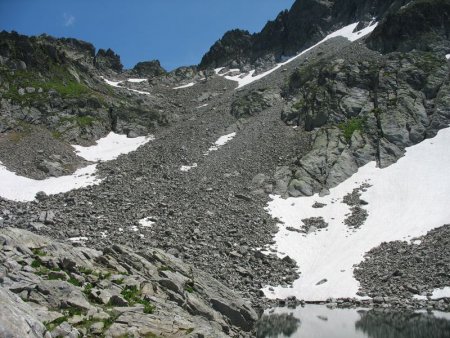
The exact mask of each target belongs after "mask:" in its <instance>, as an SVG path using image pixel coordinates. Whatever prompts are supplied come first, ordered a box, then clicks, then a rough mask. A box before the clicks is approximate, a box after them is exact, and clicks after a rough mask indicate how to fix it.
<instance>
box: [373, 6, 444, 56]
mask: <svg viewBox="0 0 450 338" xmlns="http://www.w3.org/2000/svg"><path fill="white" fill-rule="evenodd" d="M449 34H450V3H449V2H448V1H446V0H437V1H416V2H412V3H411V4H408V5H407V6H404V7H403V8H401V9H400V10H398V11H393V12H391V13H389V14H388V15H387V16H386V17H385V19H384V20H383V21H382V23H381V24H380V25H379V26H378V27H377V28H376V29H375V30H374V32H373V33H372V35H371V36H370V37H369V39H368V45H369V47H371V48H374V49H377V50H380V51H382V52H383V53H389V52H393V51H402V52H407V51H410V50H412V49H418V50H424V51H429V50H432V49H433V46H436V45H437V44H445V45H447V47H450V43H449V42H448V36H449ZM445 37H447V39H445ZM446 40H447V41H446Z"/></svg>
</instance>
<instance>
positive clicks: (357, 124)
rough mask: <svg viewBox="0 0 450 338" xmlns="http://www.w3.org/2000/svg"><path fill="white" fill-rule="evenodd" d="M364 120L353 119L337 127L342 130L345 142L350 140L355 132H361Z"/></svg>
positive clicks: (359, 118)
mask: <svg viewBox="0 0 450 338" xmlns="http://www.w3.org/2000/svg"><path fill="white" fill-rule="evenodd" d="M365 122H366V121H365V119H364V118H361V117H353V118H351V119H349V120H347V121H345V122H342V123H340V124H339V125H338V127H339V129H341V130H342V132H343V134H344V138H345V140H346V141H347V142H349V141H350V139H351V138H352V135H353V133H354V132H355V131H356V130H363V129H364V126H365Z"/></svg>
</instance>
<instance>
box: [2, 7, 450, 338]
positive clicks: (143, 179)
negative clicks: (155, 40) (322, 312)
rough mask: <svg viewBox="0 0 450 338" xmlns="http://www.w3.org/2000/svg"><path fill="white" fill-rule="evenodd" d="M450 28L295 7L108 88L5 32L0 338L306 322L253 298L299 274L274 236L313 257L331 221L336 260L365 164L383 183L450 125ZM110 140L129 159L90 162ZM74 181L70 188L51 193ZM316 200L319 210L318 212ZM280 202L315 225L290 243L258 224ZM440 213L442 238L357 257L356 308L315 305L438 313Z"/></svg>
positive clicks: (246, 328) (151, 64) (105, 77)
mask: <svg viewBox="0 0 450 338" xmlns="http://www.w3.org/2000/svg"><path fill="white" fill-rule="evenodd" d="M449 18H450V1H449V0H404V1H401V0H391V1H378V0H363V1H357V0H335V1H324V0H297V1H296V2H295V3H294V5H293V6H292V8H291V9H290V10H289V11H285V12H282V13H280V14H279V16H278V17H277V18H276V19H275V20H274V21H271V22H269V23H268V24H267V25H266V26H265V27H264V29H263V30H262V31H261V32H260V33H257V34H253V35H252V34H249V33H248V32H245V31H241V30H233V31H230V32H228V33H226V34H225V35H224V37H223V38H222V39H221V40H219V41H218V42H217V43H216V44H215V45H214V46H212V47H211V50H210V51H209V52H208V53H207V54H206V55H205V56H204V58H203V60H202V62H201V64H200V65H199V66H186V67H181V68H179V69H176V70H174V71H172V72H166V71H165V70H164V69H163V68H162V67H161V65H160V63H159V62H158V61H144V62H140V63H138V64H137V65H136V66H135V67H134V68H132V69H123V66H122V64H121V62H120V57H119V56H118V55H117V54H116V53H115V52H113V51H112V50H110V49H108V50H98V51H96V50H95V48H94V46H92V45H91V44H89V43H87V42H83V41H80V40H76V39H55V38H52V37H50V36H46V35H42V36H38V37H27V36H23V35H19V34H17V33H15V32H11V33H8V32H1V33H0V99H1V101H0V180H2V181H3V184H0V228H5V229H0V247H1V248H2V250H1V253H0V298H1V299H2V304H3V303H4V304H7V306H6V307H5V309H6V310H5V309H0V324H1V323H2V321H5V323H8V325H6V324H5V325H3V326H2V325H0V335H1V334H2V333H3V332H2V331H1V330H2V329H3V330H4V331H5V332H7V333H10V332H14V330H15V329H16V330H19V329H20V330H21V331H20V334H21V335H22V336H24V337H26V336H30V337H42V336H44V335H46V337H62V336H64V335H69V334H70V336H71V337H78V336H107V337H122V336H123V335H128V336H132V337H141V336H148V337H154V336H155V335H156V336H163V337H179V336H189V337H216V336H217V337H221V336H231V337H248V336H252V335H254V334H255V331H254V330H255V329H254V325H255V322H256V320H257V314H261V313H262V310H263V309H265V308H266V307H267V306H269V305H273V304H281V305H283V304H289V305H296V304H299V303H303V301H302V300H301V299H296V298H295V297H289V298H288V299H286V300H279V301H273V300H269V299H268V298H265V296H267V297H270V295H271V294H272V292H275V291H274V288H278V286H279V287H282V288H283V289H284V290H287V291H286V292H287V293H288V292H290V291H293V290H294V288H295V283H294V282H295V281H298V280H299V279H301V278H302V277H308V273H310V272H311V271H308V269H307V267H308V264H309V263H311V262H302V261H301V260H296V258H295V257H294V256H293V255H291V256H292V257H290V256H286V253H284V252H278V248H277V245H278V241H279V238H280V237H283V236H278V237H277V234H278V235H279V234H280V233H281V234H285V233H287V234H288V235H286V236H284V237H285V238H289V237H291V238H295V236H301V241H304V242H302V243H310V242H308V241H310V240H311V241H314V240H315V239H319V238H322V236H326V235H327V234H330V233H333V232H332V231H331V230H333V229H332V228H333V224H332V222H334V221H335V220H334V218H335V217H334V215H331V217H332V218H331V219H328V220H326V219H325V218H326V217H327V216H326V215H325V212H324V210H326V209H327V208H328V207H334V208H339V207H341V208H342V210H341V209H339V210H340V212H341V211H342V212H341V213H342V215H339V217H341V216H342V217H344V215H345V217H344V218H345V221H344V222H342V224H343V225H342V224H340V225H342V226H343V227H344V228H345V229H344V230H345V233H344V235H345V238H346V240H348V241H351V240H352V238H355V237H356V235H358V234H360V233H361V232H359V231H360V229H365V228H364V226H365V225H367V224H366V223H367V222H368V221H367V219H370V217H371V215H370V214H369V213H368V211H367V210H368V209H367V210H366V209H364V208H367V203H368V202H367V201H366V200H365V199H364V194H365V193H366V192H367V190H369V192H370V184H368V183H367V182H365V184H364V185H361V186H360V187H358V188H357V189H355V190H353V191H348V192H346V194H344V197H343V198H342V199H341V200H338V199H332V197H333V190H332V189H333V188H334V187H337V186H343V185H345V184H342V185H341V183H343V182H344V181H346V180H347V179H348V178H349V177H351V176H352V175H354V174H355V173H356V172H357V171H358V170H359V169H361V167H363V166H366V165H372V164H373V167H374V168H375V164H376V165H377V166H378V167H379V168H386V167H389V168H388V169H391V168H393V171H395V168H398V167H395V165H396V164H398V163H397V161H398V160H399V159H400V158H401V157H402V156H404V155H405V152H406V156H408V147H413V146H414V145H417V144H419V143H421V142H422V141H424V140H426V139H430V138H433V137H435V136H436V135H437V134H438V133H439V131H440V130H442V129H444V128H447V127H448V126H449V124H450V19H449ZM310 47H311V48H310ZM296 53H298V54H296ZM289 56H292V57H291V58H289V59H286V57H289ZM110 132H113V133H117V134H125V135H126V136H127V137H125V136H122V138H121V139H122V141H123V140H125V141H126V142H125V143H127V142H128V141H129V140H130V139H134V140H135V141H136V144H141V145H142V146H140V147H139V148H138V149H135V148H133V149H131V148H130V147H128V148H127V149H128V151H130V150H135V151H133V152H130V153H129V154H122V155H120V156H118V157H110V158H106V157H102V156H95V155H99V154H98V153H96V152H95V151H97V152H100V150H98V149H103V151H105V152H108V151H111V149H113V150H117V149H120V148H121V147H122V146H123V144H121V143H120V142H121V141H117V140H119V139H120V137H119V136H117V135H115V134H109V133H110ZM108 134H109V135H110V136H111V135H112V136H113V138H112V139H114V140H116V141H114V142H110V143H108V142H107V141H105V140H108V138H107V137H106V138H105V136H106V135H108ZM440 135H441V134H440ZM438 136H439V135H438ZM138 137H139V138H138ZM144 137H147V139H145V142H141V140H142V139H144ZM97 140H99V144H98V145H97V146H98V147H97V148H96V147H95V146H93V144H95V142H96V141H97ZM138 141H139V142H138ZM433 141H434V140H428V141H425V142H423V143H422V144H424V143H427V142H430V143H431V144H432V143H433ZM104 142H106V145H105V143H104ZM115 142H116V143H115ZM131 143H132V142H129V143H127V144H131ZM73 145H78V146H79V145H81V146H90V147H89V148H82V149H84V152H83V151H82V152H78V153H77V152H76V151H75V148H74V147H73ZM78 146H77V147H76V149H80V147H78ZM102 147H104V148H102ZM108 147H109V148H108ZM105 149H106V150H105ZM88 151H93V156H92V157H89V156H86V155H85V154H86V152H88ZM128 151H127V152H128ZM127 152H125V153H127ZM83 156H85V157H83ZM405 158H407V157H405ZM99 159H101V160H99ZM399 163H400V162H399ZM79 168H83V169H86V168H90V169H89V170H90V171H85V172H83V173H82V174H80V175H77V174H76V173H77V171H78V169H79ZM388 169H379V170H380V171H381V170H388ZM410 169H411V172H412V171H413V170H414V168H413V166H411V168H410ZM377 170H378V169H377ZM408 170H409V169H408ZM442 171H445V167H443V168H442ZM19 176H20V177H19ZM405 176H406V175H405ZM19 178H20V179H19ZM21 179H22V180H21ZM69 180H71V182H72V183H73V182H75V183H74V185H73V186H74V187H75V189H72V190H70V189H66V190H64V189H60V190H57V192H60V193H55V190H52V189H50V188H48V187H47V186H46V183H48V186H52V187H54V186H55V185H58V184H61V185H64V186H65V185H66V184H67V181H69ZM78 180H79V181H78ZM86 180H89V182H90V184H88V185H87V184H82V182H85V181H86ZM348 181H350V180H347V182H348ZM23 182H26V183H23ZM80 182H81V183H80ZM424 182H425V181H424ZM421 184H423V182H422V181H420V180H417V181H415V182H408V184H407V186H408V188H410V187H415V186H416V185H421ZM393 185H395V182H393ZM36 187H39V188H36ZM41 187H42V188H41ZM420 187H421V188H423V189H426V188H427V187H423V186H420ZM442 187H444V188H445V187H447V185H445V184H442ZM397 188H398V189H397V190H398V191H403V190H402V187H397ZM444 188H443V190H445V189H444ZM40 189H42V191H39V190H40ZM428 189H433V187H428ZM447 190H448V189H447ZM61 191H66V192H61ZM440 191H441V190H440ZM18 192H21V194H19V193H18ZM330 193H331V194H330ZM448 194H450V191H448V193H447V191H444V192H443V193H442V194H441V195H439V196H437V197H436V198H437V199H439V201H436V202H433V201H427V203H428V204H425V205H428V206H430V205H431V204H433V203H434V204H435V205H438V206H441V202H442V203H444V202H445V196H446V195H448ZM274 195H279V196H276V197H274ZM429 195H432V194H429ZM24 196H25V197H24ZM306 196H310V197H309V198H308V197H306ZM324 196H327V197H328V198H331V199H332V200H331V201H330V203H329V205H324V204H321V203H318V202H317V201H313V199H319V198H321V197H324ZM427 196H428V195H427ZM7 197H8V198H10V199H8V198H7ZM288 197H289V198H290V199H287V200H286V199H285V198H288ZM293 197H298V199H297V198H295V199H294V198H293ZM372 197H373V196H372ZM375 197H379V198H380V199H383V200H388V199H389V196H375ZM375 197H373V198H375ZM421 197H425V196H421ZM421 197H417V198H421ZM275 199H279V200H281V201H285V203H286V204H289V207H290V208H296V205H297V204H296V203H297V202H298V201H308V203H309V201H312V202H311V205H312V206H311V205H308V206H307V207H304V208H303V209H305V210H306V209H308V210H309V209H311V210H312V211H311V213H312V214H313V215H314V217H308V218H306V217H297V216H296V215H297V212H300V211H302V210H299V209H301V208H298V207H297V209H296V210H295V212H293V213H292V214H290V215H291V216H292V217H291V216H289V215H288V216H289V217H291V219H290V220H291V221H292V224H290V225H292V226H286V225H285V224H282V223H280V222H279V220H278V219H275V218H274V217H273V214H269V212H268V211H269V209H270V208H269V207H268V206H269V203H273V201H274V200H275ZM368 200H369V199H368ZM373 200H374V199H372V200H371V201H373ZM400 200H401V198H400ZM397 202H398V201H397ZM432 202H433V203H432ZM438 202H439V203H438ZM374 204H375V203H374ZM380 204H383V203H382V202H380ZM384 204H386V205H389V203H384ZM444 209H445V210H444ZM447 209H448V208H443V209H442V208H441V209H439V210H435V209H433V210H434V211H433V212H434V213H436V214H439V216H440V217H439V218H436V219H438V220H439V222H441V221H442V223H439V224H433V226H429V227H428V228H426V229H427V230H425V231H422V230H423V229H418V230H417V229H416V230H417V231H418V235H417V236H419V237H420V240H416V241H415V242H410V243H409V242H408V243H405V242H402V241H406V240H407V239H406V237H400V238H397V237H395V234H396V233H397V231H394V230H398V229H393V231H392V234H393V235H392V236H391V237H389V240H390V241H392V242H389V243H385V244H383V245H380V244H381V242H379V243H376V244H375V245H372V246H371V247H370V248H369V249H367V252H366V251H365V252H364V253H368V256H367V258H366V260H363V257H362V255H361V257H359V256H358V257H356V258H355V264H354V265H351V267H349V268H348V269H347V270H348V271H347V272H346V273H347V274H349V276H350V277H349V278H353V279H352V282H355V285H356V284H358V285H359V287H360V289H359V290H358V295H368V296H369V298H368V299H365V300H361V299H359V298H357V297H356V290H355V292H354V293H352V294H350V295H349V294H345V295H337V296H336V295H334V294H333V295H331V294H321V296H320V297H317V298H315V299H312V300H313V301H319V302H323V303H326V302H328V301H329V298H333V299H334V298H340V299H338V300H333V301H331V304H329V306H330V307H335V306H344V307H346V306H347V307H352V306H358V307H359V306H370V307H382V308H408V309H410V310H417V309H424V308H428V309H439V310H442V311H450V307H449V304H450V300H449V298H448V297H446V296H445V297H442V298H441V299H433V298H432V297H431V296H432V295H433V293H434V289H435V288H441V287H445V286H447V287H450V281H449V279H448V276H450V270H449V269H450V266H449V265H448V257H450V251H449V250H450V246H449V245H447V244H448V239H447V237H448V236H447V234H448V232H449V231H448V228H449V226H448V225H445V224H449V223H450V214H449V212H448V210H447ZM370 210H373V209H370ZM396 212H398V213H405V214H408V213H411V210H409V209H408V206H405V208H404V210H396ZM424 214H426V212H424ZM281 216H283V217H284V216H285V215H281ZM316 216H317V217H316ZM277 217H278V216H277ZM339 217H336V219H340V218H339ZM294 218H295V219H294ZM297 218H298V219H297ZM344 218H343V219H344ZM345 222H347V223H345ZM389 222H390V220H387V221H386V222H385V223H389ZM414 222H415V220H414V219H409V223H411V224H408V225H409V226H411V227H414V226H416V223H414ZM344 223H345V224H344ZM383 226H386V224H383ZM418 227H419V226H416V228H418ZM437 227H440V228H439V229H435V230H432V231H430V232H429V233H428V234H426V233H427V231H428V230H429V229H434V228H437ZM329 230H330V231H329ZM372 230H373V229H372ZM419 230H421V231H422V232H420V231H419ZM283 231H284V232H283ZM289 234H294V235H292V236H289ZM353 235H355V237H352V236H353ZM402 236H403V235H402ZM333 240H334V239H333V238H332V239H330V241H331V242H330V243H331V245H320V244H321V243H318V245H317V246H314V250H312V252H313V253H314V255H316V256H317V257H320V258H323V257H326V256H325V253H326V254H330V253H329V252H324V251H323V250H328V249H330V250H332V249H333V248H334V242H333ZM409 240H410V239H408V241H409ZM417 241H419V242H420V243H419V242H417ZM416 242H417V243H419V244H417V243H416ZM351 246H352V245H351V244H350V245H349V246H348V247H351ZM373 246H375V247H373ZM297 247H298V245H297ZM297 247H296V248H295V249H296V250H297V249H298V250H300V249H301V248H297ZM347 249H348V248H343V249H342V252H341V253H340V254H342V255H344V256H345V255H346V254H347V253H348V255H347V256H349V255H350V254H351V253H350V250H349V251H348V252H347V251H346V250H347ZM369 250H370V251H369ZM438 251H439V252H438ZM331 254H332V252H331ZM357 262H359V263H358V264H359V265H358V268H357V269H356V268H355V266H356V265H357V264H356V263H357ZM427 262H432V267H426V268H424V264H425V265H426V264H428V263H427ZM403 263H405V264H403ZM354 269H355V270H354ZM315 270H320V269H315ZM325 270H326V269H325ZM321 271H322V270H321ZM424 271H426V276H425V275H424V274H425V272H424ZM353 272H354V274H353ZM339 273H343V271H341V272H339ZM212 276H213V277H212ZM357 282H358V283H357ZM312 283H313V284H312V285H311V286H310V287H311V288H313V289H314V290H318V289H319V288H324V289H325V288H328V287H330V288H331V287H332V285H331V286H330V284H332V283H331V282H330V279H329V278H328V276H321V277H320V278H319V279H318V280H314V281H313V282H312ZM359 283H360V284H359ZM291 286H294V287H291ZM308 287H309V286H308ZM355 288H357V287H355ZM321 290H323V289H321ZM283 297H284V296H283ZM427 297H428V298H427ZM272 298H276V297H272ZM305 299H306V298H305ZM309 299H310V300H311V297H310V298H309ZM252 308H253V309H252ZM255 311H256V312H255ZM5 314H6V315H5ZM4 318H7V319H5V320H4ZM24 318H25V319H26V320H25V321H24V320H23V319H24ZM11 323H13V324H11ZM4 328H6V329H4ZM17 332H19V331H17ZM22 332H24V334H22Z"/></svg>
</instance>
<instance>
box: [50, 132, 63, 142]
mask: <svg viewBox="0 0 450 338" xmlns="http://www.w3.org/2000/svg"><path fill="white" fill-rule="evenodd" d="M52 136H53V138H55V139H57V140H59V139H61V137H62V133H61V132H60V131H57V130H55V131H52Z"/></svg>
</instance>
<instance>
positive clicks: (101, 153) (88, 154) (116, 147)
mask: <svg viewBox="0 0 450 338" xmlns="http://www.w3.org/2000/svg"><path fill="white" fill-rule="evenodd" d="M152 140H154V137H153V136H152V135H150V136H141V137H135V138H129V137H127V136H126V135H119V134H116V133H113V132H110V133H109V134H108V135H106V136H105V137H103V138H101V139H98V140H97V143H96V144H95V145H93V146H90V147H83V146H79V145H72V147H74V148H75V151H76V153H77V155H78V156H80V157H83V158H84V159H86V160H88V161H93V162H97V161H110V160H114V159H116V158H117V157H118V156H119V155H121V154H127V153H129V152H131V151H134V150H136V149H137V148H139V147H140V146H142V145H144V144H146V143H147V142H149V141H152Z"/></svg>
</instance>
